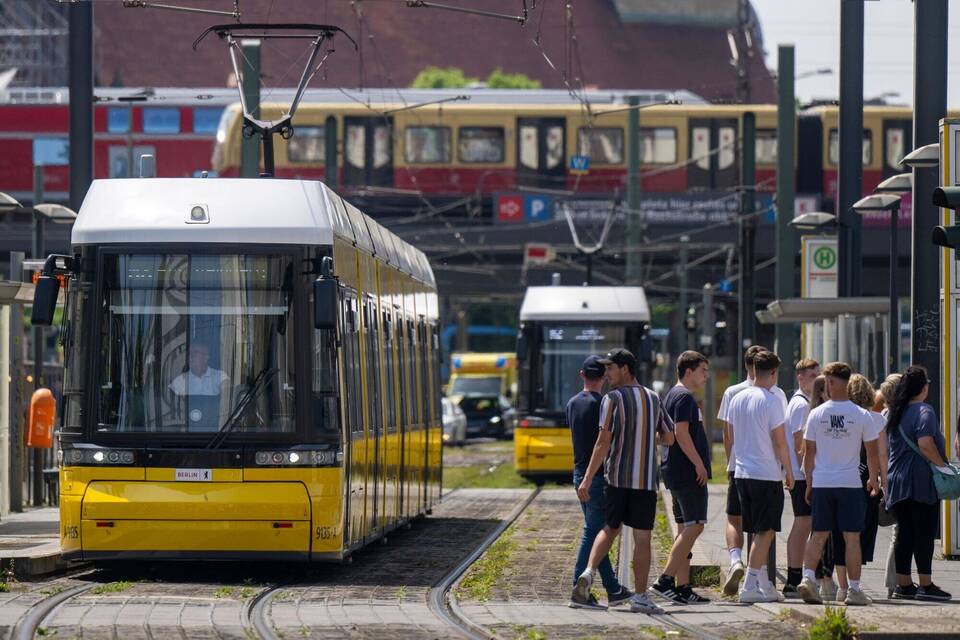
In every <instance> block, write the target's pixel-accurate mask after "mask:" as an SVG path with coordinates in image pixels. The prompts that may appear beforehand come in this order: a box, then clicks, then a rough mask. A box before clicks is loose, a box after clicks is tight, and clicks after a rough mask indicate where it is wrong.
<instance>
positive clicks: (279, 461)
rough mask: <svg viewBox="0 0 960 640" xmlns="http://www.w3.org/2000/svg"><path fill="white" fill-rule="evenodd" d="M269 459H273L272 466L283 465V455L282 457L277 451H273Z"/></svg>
mask: <svg viewBox="0 0 960 640" xmlns="http://www.w3.org/2000/svg"><path fill="white" fill-rule="evenodd" d="M271 458H272V459H273V464H283V463H284V455H283V454H282V453H281V452H279V451H274V452H273V455H272V456H271Z"/></svg>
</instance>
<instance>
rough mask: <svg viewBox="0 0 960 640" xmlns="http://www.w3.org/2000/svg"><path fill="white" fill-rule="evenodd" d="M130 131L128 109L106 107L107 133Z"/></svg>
mask: <svg viewBox="0 0 960 640" xmlns="http://www.w3.org/2000/svg"><path fill="white" fill-rule="evenodd" d="M129 131H130V108H129V107H108V108H107V133H129Z"/></svg>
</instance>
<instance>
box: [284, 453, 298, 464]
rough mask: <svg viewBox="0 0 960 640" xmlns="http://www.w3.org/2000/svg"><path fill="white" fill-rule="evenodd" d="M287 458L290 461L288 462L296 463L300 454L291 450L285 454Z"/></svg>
mask: <svg viewBox="0 0 960 640" xmlns="http://www.w3.org/2000/svg"><path fill="white" fill-rule="evenodd" d="M287 460H289V461H290V464H297V463H298V462H300V454H299V453H297V452H296V451H291V452H290V455H288V456H287Z"/></svg>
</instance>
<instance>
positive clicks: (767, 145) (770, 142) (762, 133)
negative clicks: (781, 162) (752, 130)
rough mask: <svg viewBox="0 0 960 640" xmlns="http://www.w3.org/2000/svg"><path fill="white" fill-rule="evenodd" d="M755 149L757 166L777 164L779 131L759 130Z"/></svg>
mask: <svg viewBox="0 0 960 640" xmlns="http://www.w3.org/2000/svg"><path fill="white" fill-rule="evenodd" d="M754 148H755V149H756V154H757V155H756V159H757V164H777V130H776V129H758V130H757V143H756V145H755V147H754Z"/></svg>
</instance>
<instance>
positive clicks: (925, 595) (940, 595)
mask: <svg viewBox="0 0 960 640" xmlns="http://www.w3.org/2000/svg"><path fill="white" fill-rule="evenodd" d="M951 597H952V596H951V595H950V594H949V593H947V592H946V591H944V590H943V589H941V588H940V587H938V586H937V585H935V584H933V583H932V582H931V583H930V584H928V585H927V586H925V587H919V588H917V600H940V601H946V600H949V599H950V598H951Z"/></svg>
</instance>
